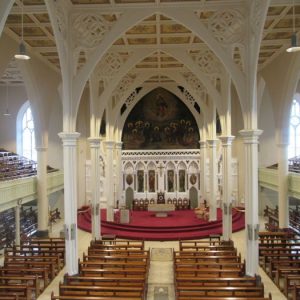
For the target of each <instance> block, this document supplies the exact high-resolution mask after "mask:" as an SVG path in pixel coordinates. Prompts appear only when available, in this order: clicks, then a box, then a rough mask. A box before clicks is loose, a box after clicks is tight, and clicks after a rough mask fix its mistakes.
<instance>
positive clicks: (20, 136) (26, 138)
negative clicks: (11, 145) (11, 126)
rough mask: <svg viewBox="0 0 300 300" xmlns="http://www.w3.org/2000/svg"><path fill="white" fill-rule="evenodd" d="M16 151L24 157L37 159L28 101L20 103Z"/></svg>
mask: <svg viewBox="0 0 300 300" xmlns="http://www.w3.org/2000/svg"><path fill="white" fill-rule="evenodd" d="M17 152H18V154H20V155H22V156H25V157H26V158H29V159H32V160H35V161H36V160H37V155H36V149H35V136H34V122H33V116H32V112H31V108H30V103H29V101H27V102H25V103H24V104H23V105H22V107H21V108H20V110H19V113H18V116H17Z"/></svg>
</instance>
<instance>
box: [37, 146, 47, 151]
mask: <svg viewBox="0 0 300 300" xmlns="http://www.w3.org/2000/svg"><path fill="white" fill-rule="evenodd" d="M35 150H36V151H37V152H46V151H47V150H48V147H35Z"/></svg>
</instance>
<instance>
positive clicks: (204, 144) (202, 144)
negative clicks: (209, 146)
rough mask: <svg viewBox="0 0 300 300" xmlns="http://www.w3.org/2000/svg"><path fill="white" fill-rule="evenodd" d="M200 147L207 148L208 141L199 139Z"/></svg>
mask: <svg viewBox="0 0 300 300" xmlns="http://www.w3.org/2000/svg"><path fill="white" fill-rule="evenodd" d="M199 144H200V149H203V148H206V141H199Z"/></svg>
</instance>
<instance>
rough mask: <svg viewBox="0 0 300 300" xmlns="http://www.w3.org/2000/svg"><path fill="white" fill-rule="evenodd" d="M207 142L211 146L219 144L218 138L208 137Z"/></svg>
mask: <svg viewBox="0 0 300 300" xmlns="http://www.w3.org/2000/svg"><path fill="white" fill-rule="evenodd" d="M206 142H207V144H208V146H209V147H210V148H213V147H216V146H217V142H218V139H207V140H206Z"/></svg>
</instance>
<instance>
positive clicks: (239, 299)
mask: <svg viewBox="0 0 300 300" xmlns="http://www.w3.org/2000/svg"><path fill="white" fill-rule="evenodd" d="M177 299H178V300H191V299H194V300H212V299H214V300H272V296H271V294H269V297H267V298H264V297H252V298H251V297H213V298H212V297H202V296H200V297H196V296H194V297H193V298H191V297H189V296H182V295H180V296H178V297H177ZM66 300H69V299H66ZM90 300H98V299H90ZM99 300H101V299H99Z"/></svg>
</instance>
